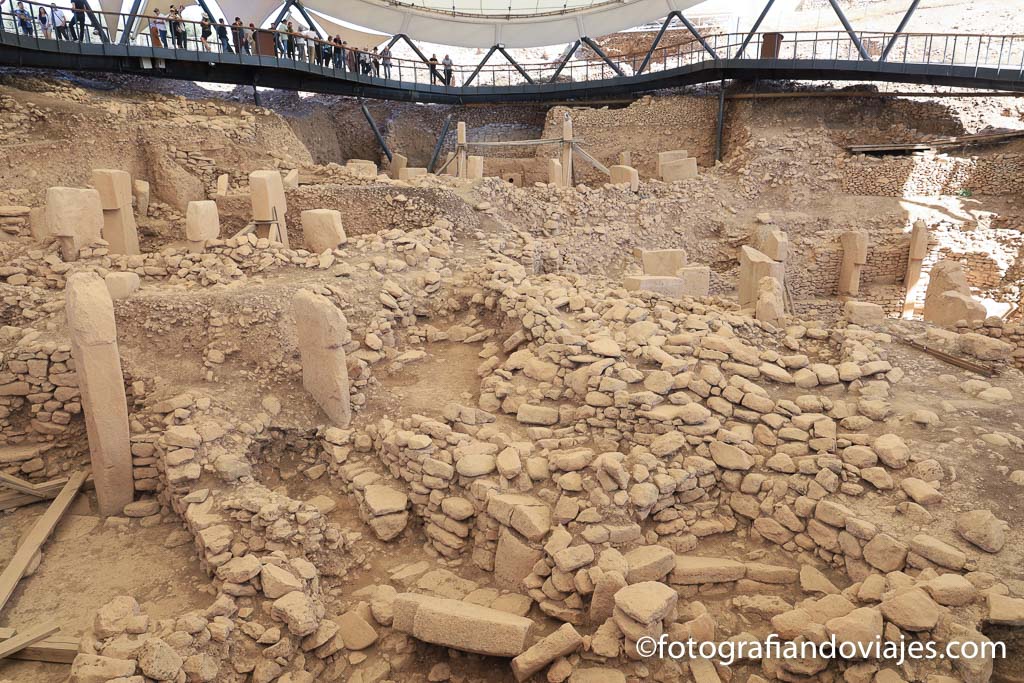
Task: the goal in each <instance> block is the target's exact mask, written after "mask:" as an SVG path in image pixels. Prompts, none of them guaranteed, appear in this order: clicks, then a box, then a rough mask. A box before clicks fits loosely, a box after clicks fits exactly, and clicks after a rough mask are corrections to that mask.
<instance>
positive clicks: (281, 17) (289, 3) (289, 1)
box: [204, 0, 293, 29]
mask: <svg viewBox="0 0 1024 683" xmlns="http://www.w3.org/2000/svg"><path fill="white" fill-rule="evenodd" d="M292 3H293V0H287V1H286V2H285V3H284V6H282V7H281V11H280V12H278V14H277V19H274V23H272V24H271V25H270V28H273V29H276V28H277V26H278V24H280V23H281V22H282V21H284V18H285V17H287V16H288V10H290V9H291V8H292ZM204 4H205V3H204Z"/></svg>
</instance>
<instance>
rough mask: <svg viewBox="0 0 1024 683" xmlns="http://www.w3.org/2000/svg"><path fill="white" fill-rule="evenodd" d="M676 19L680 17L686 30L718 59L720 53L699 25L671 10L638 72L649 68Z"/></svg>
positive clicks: (640, 72) (713, 57) (680, 13)
mask: <svg viewBox="0 0 1024 683" xmlns="http://www.w3.org/2000/svg"><path fill="white" fill-rule="evenodd" d="M676 19H678V20H679V21H680V23H682V24H683V26H685V27H686V30H688V31H689V32H690V33H691V34H693V37H694V38H696V39H697V41H698V42H700V44H701V47H703V48H704V49H705V50H706V51H707V53H708V54H709V55H711V59H718V53H717V52H715V51H714V50H713V49H712V47H711V46H710V45H708V41H706V40H704V36H702V35H701V34H700V31H698V30H697V27H696V26H694V25H693V24H692V23H690V20H689V19H687V18H686V17H684V16H683V13H682V12H679V11H672V12H669V14H668V16H667V17H665V22H664V23H663V24H662V25H661V30H660V31H658V35H657V36H655V37H654V42H652V43H651V47H650V49H649V50H647V56H646V57H644V61H643V62H641V63H640V67H639V68H638V69H637V70H636V72H637V73H638V74H642V73H643V72H644V69H646V68H647V65H648V64H650V62H651V57H653V56H654V51H655V50H657V49H658V45H659V44H660V43H661V39H662V38H663V37H664V36H665V32H666V31H667V30H668V27H669V26H671V25H672V22H673V21H674V20H676Z"/></svg>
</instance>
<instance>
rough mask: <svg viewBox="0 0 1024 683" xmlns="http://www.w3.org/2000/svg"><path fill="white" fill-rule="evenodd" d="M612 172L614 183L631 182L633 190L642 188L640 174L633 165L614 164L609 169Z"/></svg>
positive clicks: (630, 187) (623, 183)
mask: <svg viewBox="0 0 1024 683" xmlns="http://www.w3.org/2000/svg"><path fill="white" fill-rule="evenodd" d="M608 170H609V171H610V172H611V183H612V185H626V184H629V189H630V191H631V192H636V191H637V190H639V189H640V174H639V173H637V171H636V169H635V168H633V167H631V166H612V167H611V168H610V169H608Z"/></svg>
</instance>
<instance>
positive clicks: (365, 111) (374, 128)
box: [360, 104, 392, 163]
mask: <svg viewBox="0 0 1024 683" xmlns="http://www.w3.org/2000/svg"><path fill="white" fill-rule="evenodd" d="M360 106H361V107H362V109H363V116H365V117H366V122H367V123H368V124H370V130H372V131H373V137H375V138H377V144H379V145H380V148H381V149H382V150H384V156H386V157H387V158H388V163H391V161H392V155H391V150H390V149H388V143H386V142H384V136H383V135H381V134H380V129H379V128H377V124H376V122H374V120H373V116H371V115H370V110H369V109H367V108H366V105H365V104H362V105H360Z"/></svg>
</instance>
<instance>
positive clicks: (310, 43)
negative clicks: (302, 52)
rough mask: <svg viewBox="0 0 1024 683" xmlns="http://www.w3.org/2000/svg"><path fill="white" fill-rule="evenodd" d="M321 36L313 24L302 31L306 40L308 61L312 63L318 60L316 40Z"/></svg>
mask: <svg viewBox="0 0 1024 683" xmlns="http://www.w3.org/2000/svg"><path fill="white" fill-rule="evenodd" d="M319 38H320V36H318V35H317V34H316V31H314V30H313V27H312V26H310V27H309V28H307V29H306V30H305V31H303V32H302V39H303V40H305V41H306V61H307V62H309V63H310V64H312V63H313V62H315V61H316V41H317V40H318V39H319Z"/></svg>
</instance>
